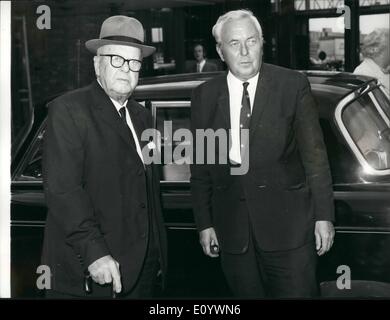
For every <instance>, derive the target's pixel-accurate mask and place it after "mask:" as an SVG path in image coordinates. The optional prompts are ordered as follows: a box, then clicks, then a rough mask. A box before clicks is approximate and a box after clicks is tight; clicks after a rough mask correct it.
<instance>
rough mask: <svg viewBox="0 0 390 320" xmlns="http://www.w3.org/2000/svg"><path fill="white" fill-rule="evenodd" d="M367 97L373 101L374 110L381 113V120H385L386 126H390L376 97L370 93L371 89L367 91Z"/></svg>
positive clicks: (389, 121)
mask: <svg viewBox="0 0 390 320" xmlns="http://www.w3.org/2000/svg"><path fill="white" fill-rule="evenodd" d="M368 95H369V97H370V98H371V100H372V101H373V102H374V105H375V108H376V110H377V111H378V112H379V114H380V115H381V117H382V118H383V120H385V122H386V124H387V126H388V127H390V119H389V118H388V117H387V115H386V113H385V112H384V111H383V109H382V108H381V106H380V104H379V102H378V100H377V98H376V97H375V95H374V94H373V93H372V91H370V92H369V93H368Z"/></svg>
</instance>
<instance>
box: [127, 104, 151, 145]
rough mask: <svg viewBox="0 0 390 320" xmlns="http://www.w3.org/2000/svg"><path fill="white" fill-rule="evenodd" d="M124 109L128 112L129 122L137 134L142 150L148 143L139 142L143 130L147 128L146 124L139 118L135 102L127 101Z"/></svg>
mask: <svg viewBox="0 0 390 320" xmlns="http://www.w3.org/2000/svg"><path fill="white" fill-rule="evenodd" d="M126 108H127V110H128V111H129V114H130V118H131V122H132V123H133V126H134V130H135V132H136V134H137V137H138V141H139V144H140V147H141V149H142V148H144V147H145V146H146V144H147V143H148V141H142V140H141V136H142V132H144V130H145V129H146V128H147V127H146V124H145V123H144V122H143V120H142V118H141V117H140V113H139V110H138V105H137V102H136V101H134V100H133V99H129V100H128V101H127V105H126Z"/></svg>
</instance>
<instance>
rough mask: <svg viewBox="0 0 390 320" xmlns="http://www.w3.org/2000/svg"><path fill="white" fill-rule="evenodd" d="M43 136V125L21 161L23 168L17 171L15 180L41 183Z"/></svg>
mask: <svg viewBox="0 0 390 320" xmlns="http://www.w3.org/2000/svg"><path fill="white" fill-rule="evenodd" d="M44 134H45V125H44V124H43V125H42V126H41V128H40V129H39V131H38V134H37V135H36V136H35V138H34V140H33V143H32V144H31V146H30V148H29V150H28V151H27V153H26V158H25V160H24V161H23V166H22V167H21V168H20V169H19V174H17V176H16V180H19V181H42V146H43V143H42V142H43V136H44Z"/></svg>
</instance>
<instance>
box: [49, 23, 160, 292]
mask: <svg viewBox="0 0 390 320" xmlns="http://www.w3.org/2000/svg"><path fill="white" fill-rule="evenodd" d="M143 41H144V30H143V27H142V25H141V23H140V22H139V21H138V20H136V19H134V18H130V17H126V16H113V17H110V18H108V19H106V20H105V21H104V22H103V24H102V27H101V32H100V37H99V39H93V40H89V41H87V42H86V47H87V49H88V50H89V51H91V52H92V53H93V54H95V56H94V60H93V61H94V67H95V73H96V78H97V79H96V81H94V82H93V83H92V84H90V85H89V86H87V87H85V88H81V89H78V90H75V91H72V92H69V93H67V94H65V95H63V96H60V97H59V98H57V99H55V100H54V101H53V102H51V103H50V104H49V115H48V120H47V129H46V133H45V138H44V151H43V152H44V154H43V166H44V167H43V169H44V170H43V174H44V189H45V196H46V201H47V205H48V215H47V222H46V228H45V238H44V245H43V253H42V262H43V264H44V265H47V266H49V267H50V271H51V283H50V286H51V289H50V290H47V292H46V293H47V297H49V298H50V297H51V298H71V297H111V294H112V292H111V290H113V291H114V293H117V294H119V296H120V297H124V298H148V297H151V296H152V292H153V287H154V285H155V282H156V278H157V274H158V273H159V271H162V272H163V273H164V272H165V269H166V234H165V229H164V226H163V220H162V214H161V208H160V200H159V179H158V176H157V174H158V173H157V170H156V168H155V167H154V165H150V164H147V163H145V162H144V159H143V156H142V151H141V150H142V149H143V148H144V147H145V146H146V143H147V142H145V141H142V140H141V134H142V132H143V130H145V129H148V128H151V127H152V117H151V114H150V112H149V111H148V110H146V109H145V108H144V107H142V106H141V105H140V104H138V103H137V102H136V101H135V100H133V98H132V97H131V95H132V93H133V91H134V89H135V87H136V86H137V83H138V77H139V71H140V69H141V65H142V59H143V58H144V57H147V56H149V55H151V54H152V53H153V52H154V51H155V48H154V47H150V46H147V45H145V44H144V43H143ZM88 279H89V281H88Z"/></svg>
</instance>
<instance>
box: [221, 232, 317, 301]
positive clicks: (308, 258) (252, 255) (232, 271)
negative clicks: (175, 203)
mask: <svg viewBox="0 0 390 320" xmlns="http://www.w3.org/2000/svg"><path fill="white" fill-rule="evenodd" d="M221 262H222V269H223V271H224V274H225V277H226V279H227V282H228V284H229V286H230V288H231V290H232V292H233V294H234V295H235V296H236V297H238V298H241V297H242V298H299V297H300V298H314V297H318V294H319V291H318V284H317V280H316V265H317V256H316V251H315V244H314V242H311V243H307V244H305V245H304V246H302V247H300V248H296V249H292V250H286V251H272V252H266V251H263V250H261V249H260V248H259V247H258V245H257V244H256V241H255V240H254V238H253V236H252V234H251V235H250V240H249V245H248V250H247V251H246V252H245V253H243V254H229V253H225V252H222V253H221Z"/></svg>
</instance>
